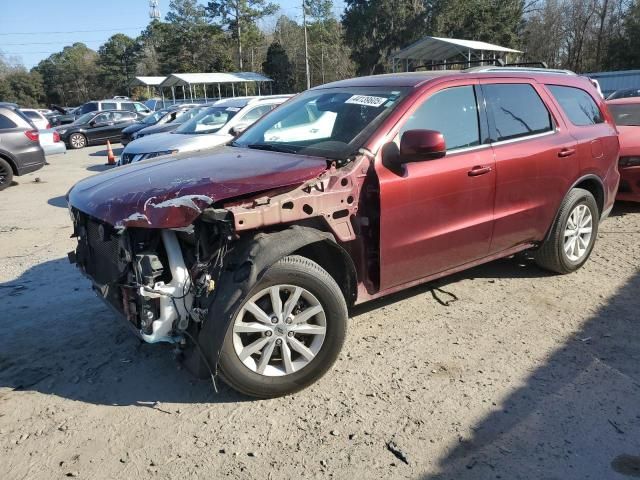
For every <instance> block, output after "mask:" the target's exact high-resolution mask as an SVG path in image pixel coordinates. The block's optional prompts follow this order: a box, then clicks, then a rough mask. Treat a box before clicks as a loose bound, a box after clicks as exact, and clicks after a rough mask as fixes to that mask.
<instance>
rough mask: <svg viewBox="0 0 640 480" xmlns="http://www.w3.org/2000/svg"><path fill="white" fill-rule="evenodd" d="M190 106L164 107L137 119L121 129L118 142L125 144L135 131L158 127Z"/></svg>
mask: <svg viewBox="0 0 640 480" xmlns="http://www.w3.org/2000/svg"><path fill="white" fill-rule="evenodd" d="M189 108H190V107H185V108H166V109H164V110H158V111H157V112H154V113H152V114H151V115H148V116H146V117H144V118H143V119H142V120H139V121H137V122H136V123H134V124H133V125H129V126H128V127H127V128H125V129H123V130H122V139H121V140H120V142H121V143H122V145H124V146H126V145H128V144H129V142H131V141H132V140H133V139H134V138H137V135H136V134H137V133H138V132H139V131H140V130H143V129H145V128H147V127H153V126H155V127H160V126H162V125H166V124H168V123H171V122H173V121H174V120H176V118H177V117H179V116H180V115H182V114H183V113H185V112H186V111H187V110H189ZM178 125H179V124H176V125H175V126H174V127H173V128H177V127H178Z"/></svg>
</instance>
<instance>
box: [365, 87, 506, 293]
mask: <svg viewBox="0 0 640 480" xmlns="http://www.w3.org/2000/svg"><path fill="white" fill-rule="evenodd" d="M476 84H477V82H476V81H473V80H470V81H465V82H464V83H463V84H460V83H459V82H458V83H453V84H450V85H445V86H442V87H438V90H436V91H433V90H432V91H428V92H426V93H425V94H424V95H423V96H422V98H420V99H419V100H418V101H416V103H415V105H414V106H413V107H412V109H410V110H409V111H408V112H407V115H406V116H405V118H404V119H403V120H402V121H401V122H400V124H399V127H397V134H396V135H395V137H394V142H393V143H391V144H388V145H387V146H386V147H385V148H383V149H381V153H380V154H379V156H380V158H379V159H378V160H377V161H376V172H377V174H378V178H379V182H380V202H381V205H380V255H381V267H380V273H381V279H380V286H381V289H383V290H384V289H386V288H391V287H394V286H398V285H402V284H406V283H409V282H412V281H416V280H419V279H421V278H424V277H427V276H429V275H432V274H436V273H439V272H442V271H445V270H448V269H450V268H454V267H457V266H460V265H463V264H465V263H468V262H471V261H473V260H476V259H479V258H482V257H484V256H486V255H487V252H488V250H489V245H490V241H491V232H492V229H493V204H494V194H495V168H494V159H493V152H492V150H491V147H490V145H488V143H485V142H484V140H485V135H483V131H484V128H483V127H486V121H485V117H484V113H483V111H482V110H480V109H479V106H478V102H477V96H476V88H475V85H476ZM408 130H437V131H439V132H441V133H442V134H443V135H444V139H445V142H446V144H447V154H446V156H445V157H443V158H439V159H435V160H424V161H421V162H415V163H408V164H405V165H403V166H402V167H401V168H402V171H392V170H391V169H389V168H387V167H386V166H384V164H383V156H384V155H386V154H388V152H389V150H390V149H391V148H395V149H398V148H399V145H400V141H401V136H402V134H403V133H404V132H406V131H408ZM393 134H394V133H393V132H392V135H393ZM394 145H395V147H394ZM396 151H398V150H396Z"/></svg>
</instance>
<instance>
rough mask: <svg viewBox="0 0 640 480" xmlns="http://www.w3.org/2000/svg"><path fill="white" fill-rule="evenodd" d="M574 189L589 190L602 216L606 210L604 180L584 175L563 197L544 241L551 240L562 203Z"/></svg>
mask: <svg viewBox="0 0 640 480" xmlns="http://www.w3.org/2000/svg"><path fill="white" fill-rule="evenodd" d="M574 188H582V189H584V190H587V191H588V192H589V193H591V194H592V195H593V197H594V198H595V199H596V205H598V211H599V213H600V215H602V211H603V210H604V204H605V189H604V184H603V183H602V180H601V179H600V178H599V177H598V176H596V175H593V174H589V175H584V176H582V177H580V178H579V179H577V180H576V181H575V182H574V183H573V184H572V185H571V187H569V189H568V190H567V192H566V193H565V195H564V197H562V200H561V201H560V203H559V204H558V208H557V209H556V214H555V215H554V216H553V222H551V225H549V228H548V229H547V234H546V235H545V236H544V241H547V240H548V239H549V237H550V235H551V232H552V231H553V225H555V223H556V221H557V220H558V215H560V207H561V206H562V203H563V202H564V200H565V198H567V196H568V195H569V193H570V192H571V190H573V189H574Z"/></svg>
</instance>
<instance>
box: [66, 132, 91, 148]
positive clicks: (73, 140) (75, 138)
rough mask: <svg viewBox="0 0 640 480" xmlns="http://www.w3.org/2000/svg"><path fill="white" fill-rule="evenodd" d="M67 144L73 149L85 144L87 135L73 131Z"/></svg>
mask: <svg viewBox="0 0 640 480" xmlns="http://www.w3.org/2000/svg"><path fill="white" fill-rule="evenodd" d="M69 146H70V147H71V148H73V149H76V148H84V147H86V146H87V137H85V136H84V135H83V134H81V133H74V134H73V135H71V136H70V137H69Z"/></svg>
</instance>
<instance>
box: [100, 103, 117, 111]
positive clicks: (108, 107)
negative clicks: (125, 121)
mask: <svg viewBox="0 0 640 480" xmlns="http://www.w3.org/2000/svg"><path fill="white" fill-rule="evenodd" d="M117 109H118V104H117V103H115V102H113V103H112V102H102V110H117Z"/></svg>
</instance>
